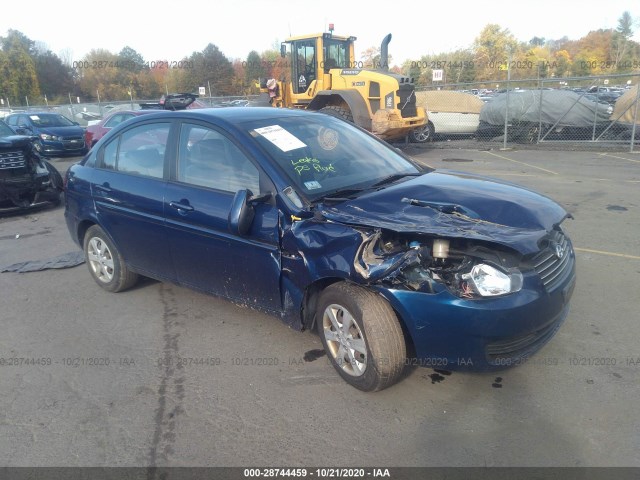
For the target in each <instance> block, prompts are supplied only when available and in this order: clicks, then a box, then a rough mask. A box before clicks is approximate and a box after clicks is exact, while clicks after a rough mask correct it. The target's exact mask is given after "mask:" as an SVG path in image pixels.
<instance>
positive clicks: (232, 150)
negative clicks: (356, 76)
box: [65, 108, 575, 391]
mask: <svg viewBox="0 0 640 480" xmlns="http://www.w3.org/2000/svg"><path fill="white" fill-rule="evenodd" d="M65 201H66V210H65V218H66V222H67V225H68V228H69V232H70V233H71V236H72V238H73V239H74V241H75V242H77V243H78V245H79V246H81V247H82V248H83V249H84V252H85V255H86V259H87V264H88V266H89V272H90V273H91V275H92V276H93V278H94V280H95V281H96V282H97V284H98V285H100V286H101V287H102V288H104V289H106V290H108V291H110V292H119V291H122V290H126V289H127V288H129V287H131V286H132V285H133V284H134V283H135V282H136V280H137V278H138V276H139V275H144V276H149V277H152V278H155V279H159V280H162V281H167V282H173V283H176V284H179V285H184V286H187V287H190V288H193V289H197V290H199V291H203V292H206V293H209V294H213V295H218V296H222V297H225V298H228V299H230V300H232V301H234V302H236V303H242V304H245V305H248V306H251V307H252V308H256V309H259V310H262V311H265V312H268V313H271V314H274V315H276V316H278V317H280V318H281V319H283V320H284V321H285V322H286V323H287V324H288V325H290V326H291V327H292V328H295V329H297V330H304V329H316V330H317V331H318V333H319V336H320V339H321V341H322V344H323V346H324V349H325V350H326V352H327V355H328V357H329V359H330V360H331V362H332V364H333V366H334V367H335V369H336V370H337V372H338V373H339V374H340V375H341V376H342V378H344V379H345V380H346V381H347V382H348V383H350V384H351V385H353V386H354V387H356V388H359V389H361V390H365V391H375V390H380V389H383V388H386V387H388V386H390V385H392V384H394V383H395V382H397V381H398V380H399V379H400V378H401V375H402V372H403V370H404V369H405V368H406V366H407V365H424V366H430V367H435V368H442V369H448V370H454V369H475V370H490V369H498V368H504V367H508V366H512V365H516V364H518V363H520V362H522V361H523V360H524V359H526V358H527V357H528V356H529V355H531V354H532V353H533V352H535V351H536V350H538V349H539V348H541V346H542V345H544V344H545V343H546V342H547V341H548V340H549V339H550V338H551V337H552V336H553V335H554V333H555V332H556V331H557V330H558V328H559V327H560V325H561V323H562V322H563V320H564V319H565V317H566V316H567V313H568V309H569V300H570V298H571V294H572V292H573V286H574V284H575V256H574V252H573V249H572V246H571V242H570V240H569V238H568V237H567V236H566V235H565V233H564V232H563V230H562V228H561V223H562V222H563V221H564V220H565V219H566V218H567V217H568V214H567V212H566V211H565V210H564V209H563V208H562V207H560V206H559V205H558V204H556V203H555V202H553V201H552V200H550V199H549V198H547V197H544V196H542V195H540V194H538V193H535V192H532V191H530V190H526V189H524V188H521V187H518V186H515V185H512V184H508V183H504V182H500V181H497V180H493V179H489V178H485V177H480V176H475V175H469V174H464V173H460V172H451V171H435V170H432V169H429V168H425V167H422V166H420V165H417V164H415V163H414V162H413V161H412V160H411V159H409V158H408V157H405V156H404V155H403V154H402V153H400V152H399V151H397V150H396V149H394V148H392V147H390V146H389V145H387V144H386V143H384V142H382V141H380V140H378V139H377V138H375V137H374V136H372V135H370V134H368V133H367V132H365V131H363V130H361V129H359V128H358V127H355V126H353V125H351V124H349V123H347V122H344V121H342V120H340V119H336V118H333V117H330V116H327V115H324V114H320V113H313V112H305V111H295V110H285V109H275V108H273V109H272V108H249V109H234V108H228V109H206V110H197V111H182V112H161V113H158V114H156V115H148V116H142V117H138V118H135V119H131V120H128V121H127V122H124V123H123V124H121V125H119V126H118V127H116V128H114V129H113V130H111V131H110V132H109V133H108V134H107V135H105V137H103V138H102V139H101V140H100V141H99V142H98V143H97V144H96V146H95V147H94V148H93V149H92V150H91V152H90V153H89V154H88V155H87V156H86V157H85V158H84V159H83V160H82V161H81V162H80V163H78V164H76V165H74V166H72V167H71V168H70V169H69V171H68V172H67V175H66V195H65Z"/></svg>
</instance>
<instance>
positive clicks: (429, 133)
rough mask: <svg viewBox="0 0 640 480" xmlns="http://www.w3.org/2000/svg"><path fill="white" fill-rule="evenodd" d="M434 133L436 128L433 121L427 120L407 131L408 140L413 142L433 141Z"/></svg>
mask: <svg viewBox="0 0 640 480" xmlns="http://www.w3.org/2000/svg"><path fill="white" fill-rule="evenodd" d="M435 134H436V129H435V127H434V126H433V123H431V122H427V123H426V124H425V125H423V126H421V127H418V128H414V129H413V130H411V132H409V140H410V141H411V142H413V143H427V142H433V137H434V135H435Z"/></svg>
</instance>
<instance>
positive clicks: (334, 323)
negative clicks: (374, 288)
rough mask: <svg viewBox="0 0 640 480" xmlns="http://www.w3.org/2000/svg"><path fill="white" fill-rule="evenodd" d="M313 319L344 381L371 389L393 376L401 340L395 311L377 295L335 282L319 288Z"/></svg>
mask: <svg viewBox="0 0 640 480" xmlns="http://www.w3.org/2000/svg"><path fill="white" fill-rule="evenodd" d="M316 320H317V324H318V332H319V334H320V338H321V340H322V344H323V346H324V349H325V351H326V352H327V356H328V357H329V359H330V360H331V363H332V365H333V366H334V368H335V369H336V370H337V371H338V373H339V374H340V376H341V377H342V378H343V379H344V380H346V381H347V383H349V384H351V385H352V386H354V387H356V388H358V389H360V390H363V391H366V392H372V391H377V390H382V389H384V388H387V387H389V386H391V385H393V384H394V383H396V382H397V381H398V379H399V378H400V375H401V374H402V371H403V369H404V365H405V359H406V345H405V341H404V336H403V333H402V328H401V327H400V323H399V321H398V318H397V317H396V314H395V312H394V311H393V309H392V308H391V306H390V305H389V304H388V303H387V302H386V300H384V299H383V298H382V297H381V296H380V295H378V294H376V293H374V292H371V291H369V290H366V289H364V288H362V287H358V286H356V285H352V284H348V283H344V282H341V283H335V284H333V285H330V286H329V287H327V288H326V289H325V290H324V291H323V292H322V293H321V295H320V299H319V302H318V309H317V312H316Z"/></svg>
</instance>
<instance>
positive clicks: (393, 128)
mask: <svg viewBox="0 0 640 480" xmlns="http://www.w3.org/2000/svg"><path fill="white" fill-rule="evenodd" d="M417 110H418V115H417V116H415V117H402V116H401V115H400V110H391V109H380V110H378V111H376V113H375V114H374V115H373V119H372V121H371V132H372V133H373V134H374V135H376V136H378V137H380V138H382V139H385V140H386V139H393V138H400V137H404V136H406V135H407V134H408V133H409V132H411V131H412V130H415V129H416V128H418V127H421V126H423V125H424V124H425V123H427V117H426V115H425V114H424V109H423V108H421V107H418V109H417Z"/></svg>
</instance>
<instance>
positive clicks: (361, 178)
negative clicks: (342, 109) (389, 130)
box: [243, 113, 422, 201]
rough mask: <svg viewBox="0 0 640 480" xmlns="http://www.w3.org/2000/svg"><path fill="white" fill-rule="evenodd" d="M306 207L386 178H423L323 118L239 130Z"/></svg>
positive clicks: (371, 141) (375, 144) (368, 140)
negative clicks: (272, 163) (282, 175)
mask: <svg viewBox="0 0 640 480" xmlns="http://www.w3.org/2000/svg"><path fill="white" fill-rule="evenodd" d="M243 126H244V127H245V128H246V130H247V131H248V132H249V134H250V135H251V136H253V137H254V138H255V139H256V141H257V142H258V143H259V144H260V145H261V146H262V147H263V148H264V149H265V150H266V151H267V153H268V154H269V155H270V156H271V157H272V158H273V159H274V160H275V161H276V163H277V164H278V165H279V166H280V167H281V168H282V170H283V171H284V173H285V174H286V175H287V176H288V177H289V179H290V180H291V182H292V185H293V186H294V187H295V188H296V190H297V191H298V192H299V193H300V194H302V195H303V196H304V197H306V198H307V199H309V200H310V201H314V200H317V199H320V198H322V197H324V196H326V195H329V194H335V193H339V192H340V191H343V190H344V191H347V190H354V189H361V188H367V187H370V186H372V185H374V184H376V183H378V182H380V181H383V180H385V179H388V178H389V177H391V176H395V175H399V176H400V177H401V176H402V175H416V174H419V173H422V170H419V169H418V168H417V167H416V166H415V165H414V164H412V163H411V162H410V161H408V160H407V159H406V158H404V157H403V156H402V155H400V154H399V153H397V152H396V151H394V149H393V148H391V147H388V146H386V145H385V144H384V143H382V142H380V141H377V140H376V139H375V138H372V137H370V136H369V135H367V134H366V133H364V132H362V131H360V130H359V129H358V128H356V127H354V126H353V125H351V124H349V123H347V122H344V121H342V120H339V119H336V118H334V117H330V116H328V115H324V114H320V113H319V114H317V115H314V116H312V117H309V116H306V117H304V119H303V118H300V117H281V118H277V119H273V118H271V119H269V120H260V121H253V122H247V123H245V124H243Z"/></svg>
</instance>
